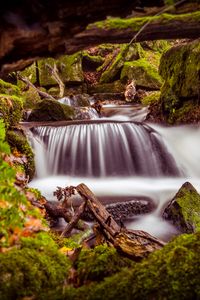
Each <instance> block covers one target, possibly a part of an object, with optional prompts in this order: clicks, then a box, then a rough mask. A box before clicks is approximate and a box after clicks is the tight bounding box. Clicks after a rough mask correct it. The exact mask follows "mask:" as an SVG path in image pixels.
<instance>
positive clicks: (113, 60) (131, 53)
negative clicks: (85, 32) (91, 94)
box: [98, 43, 143, 83]
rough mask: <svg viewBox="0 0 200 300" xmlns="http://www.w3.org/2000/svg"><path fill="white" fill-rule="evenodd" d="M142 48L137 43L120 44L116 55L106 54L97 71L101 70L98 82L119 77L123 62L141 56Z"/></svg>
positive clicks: (105, 81)
mask: <svg viewBox="0 0 200 300" xmlns="http://www.w3.org/2000/svg"><path fill="white" fill-rule="evenodd" d="M142 53H143V50H142V47H141V46H140V44H139V43H136V44H131V45H122V46H121V49H120V50H119V52H118V54H116V56H113V54H112V55H110V56H107V58H106V60H105V62H104V64H103V65H102V66H101V68H99V69H98V71H101V70H105V71H103V72H102V75H101V77H100V80H99V82H100V83H109V82H113V81H114V80H116V79H119V78H120V71H121V69H122V67H123V65H124V62H126V61H131V60H135V59H138V58H139V57H141V56H142Z"/></svg>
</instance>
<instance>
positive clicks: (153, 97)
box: [141, 91, 160, 106]
mask: <svg viewBox="0 0 200 300" xmlns="http://www.w3.org/2000/svg"><path fill="white" fill-rule="evenodd" d="M159 99H160V91H156V92H151V93H150V94H149V95H147V96H145V97H144V98H142V100H141V103H142V104H143V105H145V106H147V105H152V104H154V103H156V102H158V101H159Z"/></svg>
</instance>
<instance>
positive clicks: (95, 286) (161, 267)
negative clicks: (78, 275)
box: [43, 233, 200, 300]
mask: <svg viewBox="0 0 200 300" xmlns="http://www.w3.org/2000/svg"><path fill="white" fill-rule="evenodd" d="M199 251H200V234H199V233H197V234H184V235H181V236H179V237H178V238H176V239H175V240H174V241H172V242H170V243H169V244H168V245H166V246H165V247H164V248H163V249H162V250H159V251H155V252H154V253H152V254H150V255H149V256H148V258H147V259H145V260H143V261H142V262H140V263H136V264H134V265H133V266H132V267H131V268H129V269H122V271H121V272H119V273H117V274H115V275H113V276H111V277H107V278H106V279H105V280H104V281H102V282H100V283H91V284H89V285H85V286H82V287H80V288H76V289H74V288H69V287H67V288H66V289H65V291H64V293H63V294H61V293H60V294H59V295H58V294H56V293H54V292H52V293H51V294H49V295H48V297H51V298H52V299H56V300H64V299H65V300H66V299H68V300H72V299H73V300H82V299H84V300H94V299H95V300H115V299H118V300H124V299H126V300H140V299H141V300H143V299H158V300H163V299H168V300H174V299H177V300H188V299H191V300H192V299H199V298H200V283H199V264H200V256H199ZM46 297H47V295H46ZM43 299H45V298H43Z"/></svg>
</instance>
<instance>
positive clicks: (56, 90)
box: [48, 86, 60, 98]
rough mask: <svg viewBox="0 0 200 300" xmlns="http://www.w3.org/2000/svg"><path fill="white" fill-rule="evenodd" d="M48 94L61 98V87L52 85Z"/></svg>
mask: <svg viewBox="0 0 200 300" xmlns="http://www.w3.org/2000/svg"><path fill="white" fill-rule="evenodd" d="M48 94H49V95H51V96H52V97H54V98H59V94H60V88H59V87H58V86H52V87H51V88H50V89H49V90H48Z"/></svg>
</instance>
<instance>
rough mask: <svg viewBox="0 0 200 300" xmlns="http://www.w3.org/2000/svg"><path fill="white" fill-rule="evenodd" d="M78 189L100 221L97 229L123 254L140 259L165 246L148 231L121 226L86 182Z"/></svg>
mask: <svg viewBox="0 0 200 300" xmlns="http://www.w3.org/2000/svg"><path fill="white" fill-rule="evenodd" d="M76 190H77V192H78V193H79V194H80V196H81V197H82V198H83V200H85V201H87V207H88V208H89V210H90V212H91V213H92V214H93V216H94V218H95V220H96V221H97V222H98V224H99V229H98V228H96V230H98V231H99V233H101V234H103V235H104V237H105V240H106V241H109V242H110V243H111V244H113V245H114V247H115V248H116V249H118V250H119V251H120V252H121V253H122V254H123V255H125V256H128V257H129V258H131V259H133V260H139V259H142V258H143V257H145V256H147V255H148V254H149V253H151V252H153V251H154V250H157V249H160V248H161V247H162V246H164V244H165V243H164V242H162V241H160V240H159V239H157V238H155V237H153V236H151V235H150V234H148V233H147V232H144V231H139V230H128V229H126V228H121V227H120V226H119V225H118V224H117V223H116V222H115V220H114V219H113V218H112V217H111V215H110V214H109V213H108V212H107V210H106V208H105V207H104V206H103V205H102V204H101V203H100V202H99V201H98V199H97V198H96V197H95V195H94V194H93V193H92V191H90V190H89V188H88V187H87V186H86V185H85V184H83V183H82V184H79V185H78V186H77V187H76Z"/></svg>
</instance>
